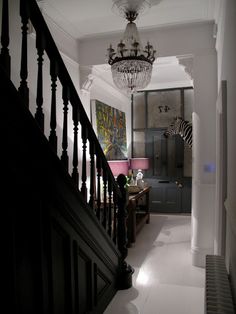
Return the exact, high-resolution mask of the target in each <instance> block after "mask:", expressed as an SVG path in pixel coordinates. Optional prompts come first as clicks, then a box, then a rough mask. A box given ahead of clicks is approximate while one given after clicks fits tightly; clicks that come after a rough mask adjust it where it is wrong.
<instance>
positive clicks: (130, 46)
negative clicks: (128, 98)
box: [107, 1, 156, 93]
mask: <svg viewBox="0 0 236 314" xmlns="http://www.w3.org/2000/svg"><path fill="white" fill-rule="evenodd" d="M116 2H119V3H120V1H116ZM116 2H115V3H114V4H116V5H117V3H116ZM123 2H124V1H123ZM127 2H128V1H127ZM118 9H119V10H120V11H121V8H120V7H118ZM139 9H141V6H139V7H136V8H134V7H132V8H130V7H129V6H124V7H123V15H124V16H125V18H126V19H127V20H128V21H129V23H128V24H127V26H126V29H125V33H124V35H123V39H122V40H121V41H120V42H119V44H118V45H117V50H116V52H115V50H114V49H113V47H112V45H110V47H109V48H108V49H107V52H108V53H107V57H108V63H109V64H110V65H111V72H112V78H113V81H114V83H115V85H116V86H117V87H118V88H119V89H121V90H125V91H126V92H128V93H134V92H135V91H137V90H138V89H143V88H145V87H146V86H147V85H148V84H149V82H150V80H151V75H152V64H153V62H154V60H155V53H156V51H155V50H154V49H153V46H152V45H151V44H150V43H149V42H147V44H146V46H145V49H143V47H142V43H141V41H140V38H139V34H138V30H137V26H136V24H135V23H134V21H135V19H136V18H137V16H138V12H139Z"/></svg>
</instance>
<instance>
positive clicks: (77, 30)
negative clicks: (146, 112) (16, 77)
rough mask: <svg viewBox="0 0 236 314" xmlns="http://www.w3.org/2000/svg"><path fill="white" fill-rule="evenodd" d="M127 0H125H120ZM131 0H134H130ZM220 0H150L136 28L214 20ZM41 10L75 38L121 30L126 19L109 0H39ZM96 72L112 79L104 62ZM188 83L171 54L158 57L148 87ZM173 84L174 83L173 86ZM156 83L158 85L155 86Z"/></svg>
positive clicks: (189, 82)
mask: <svg viewBox="0 0 236 314" xmlns="http://www.w3.org/2000/svg"><path fill="white" fill-rule="evenodd" d="M123 1H127V0H123ZM131 1H134V0H131ZM218 1H219V0H149V1H148V2H149V4H150V7H149V8H148V9H147V10H145V11H144V12H143V13H142V14H140V16H139V17H138V19H137V20H136V24H137V27H138V29H145V30H148V29H153V28H159V27H163V26H173V25H178V24H183V23H184V24H186V23H196V22H206V21H213V20H214V18H215V11H216V5H217V2H218ZM38 2H39V4H40V6H41V8H42V11H43V13H44V14H45V15H46V16H47V17H48V18H49V19H50V20H52V21H53V22H54V23H55V24H56V25H57V26H58V27H59V28H61V29H62V30H63V31H64V32H66V33H67V34H69V35H70V36H72V37H73V38H75V39H78V40H80V39H84V38H91V37H96V36H98V35H101V34H109V33H115V32H121V31H124V29H125V26H126V21H125V19H124V18H123V17H121V16H120V15H119V14H118V13H117V12H115V10H114V7H113V1H112V0H67V1H65V0H38ZM96 72H97V73H100V74H101V75H102V76H103V77H104V75H105V77H106V79H107V81H110V80H111V75H110V68H109V66H107V65H103V66H102V65H101V66H97V68H96ZM186 84H187V85H191V84H192V81H191V78H190V76H189V75H188V74H187V73H186V72H185V70H184V67H183V66H182V65H179V63H178V59H177V58H176V57H175V56H173V57H172V58H171V57H168V58H159V59H158V60H156V62H155V64H154V68H153V75H152V81H151V83H150V84H149V86H148V88H149V89H155V88H166V87H176V86H178V85H179V86H186ZM175 85H176V86H175ZM157 86H158V87H157Z"/></svg>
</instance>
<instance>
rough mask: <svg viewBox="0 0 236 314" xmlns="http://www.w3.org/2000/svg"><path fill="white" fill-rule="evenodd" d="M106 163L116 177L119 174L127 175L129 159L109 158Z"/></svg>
mask: <svg viewBox="0 0 236 314" xmlns="http://www.w3.org/2000/svg"><path fill="white" fill-rule="evenodd" d="M108 164H109V166H110V168H111V171H112V173H113V176H114V177H116V176H118V175H119V174H121V173H122V174H124V175H125V176H127V175H128V171H129V161H128V160H109V161H108Z"/></svg>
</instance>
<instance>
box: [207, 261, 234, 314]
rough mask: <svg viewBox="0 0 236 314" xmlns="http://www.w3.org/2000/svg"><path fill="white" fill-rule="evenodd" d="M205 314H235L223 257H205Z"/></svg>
mask: <svg viewBox="0 0 236 314" xmlns="http://www.w3.org/2000/svg"><path fill="white" fill-rule="evenodd" d="M205 314H235V311H234V304H233V299H232V292H231V287H230V282H229V277H228V272H227V269H226V266H225V260H224V257H223V256H219V255H207V256H206V281H205Z"/></svg>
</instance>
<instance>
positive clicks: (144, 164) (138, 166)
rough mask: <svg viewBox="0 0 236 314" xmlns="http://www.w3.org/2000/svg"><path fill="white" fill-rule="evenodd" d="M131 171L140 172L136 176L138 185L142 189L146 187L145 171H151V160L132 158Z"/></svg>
mask: <svg viewBox="0 0 236 314" xmlns="http://www.w3.org/2000/svg"><path fill="white" fill-rule="evenodd" d="M130 169H132V170H138V172H137V175H136V184H137V185H138V186H139V187H141V188H142V189H143V188H144V186H145V183H144V181H143V172H142V171H143V170H147V169H149V158H131V159H130Z"/></svg>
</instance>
